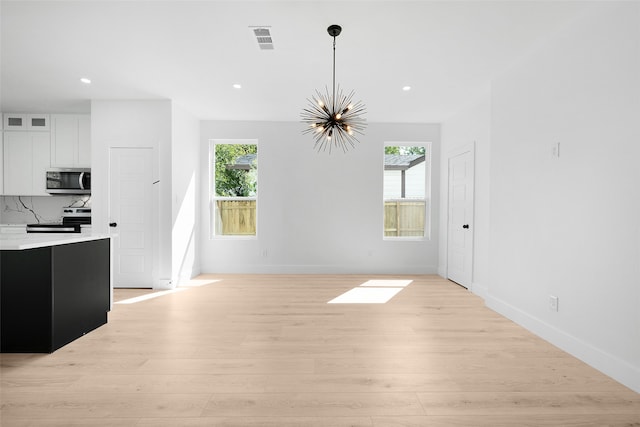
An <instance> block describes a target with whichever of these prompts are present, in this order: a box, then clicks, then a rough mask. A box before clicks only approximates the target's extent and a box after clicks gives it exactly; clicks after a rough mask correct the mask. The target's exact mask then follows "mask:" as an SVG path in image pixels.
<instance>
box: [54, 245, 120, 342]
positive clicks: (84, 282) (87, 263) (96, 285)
mask: <svg viewBox="0 0 640 427" xmlns="http://www.w3.org/2000/svg"><path fill="white" fill-rule="evenodd" d="M52 250H53V299H54V303H53V347H54V350H55V349H58V348H60V347H62V346H63V345H65V344H67V343H69V342H71V341H73V340H75V339H76V338H79V337H81V336H82V335H84V334H86V333H88V332H90V331H92V330H94V329H96V328H97V327H99V326H101V325H104V324H105V323H107V312H108V311H109V306H110V298H111V296H110V283H111V278H110V274H111V269H110V252H111V249H110V239H101V240H92V241H89V242H82V243H73V244H68V245H59V246H54V247H53V249H52Z"/></svg>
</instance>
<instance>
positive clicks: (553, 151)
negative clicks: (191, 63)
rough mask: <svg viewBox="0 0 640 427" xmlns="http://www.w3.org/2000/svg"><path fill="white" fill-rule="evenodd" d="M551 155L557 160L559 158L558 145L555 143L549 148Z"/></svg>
mask: <svg viewBox="0 0 640 427" xmlns="http://www.w3.org/2000/svg"><path fill="white" fill-rule="evenodd" d="M551 155H552V156H553V157H555V158H559V157H560V143H559V142H556V143H555V144H553V147H551Z"/></svg>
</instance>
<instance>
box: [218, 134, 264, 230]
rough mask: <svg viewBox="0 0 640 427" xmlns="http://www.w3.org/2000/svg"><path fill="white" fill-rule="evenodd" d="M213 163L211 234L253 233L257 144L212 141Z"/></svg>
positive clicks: (256, 178)
mask: <svg viewBox="0 0 640 427" xmlns="http://www.w3.org/2000/svg"><path fill="white" fill-rule="evenodd" d="M243 142H245V141H243ZM213 167H214V174H213V175H214V183H213V184H214V185H213V188H214V194H213V196H212V206H213V221H212V222H213V224H212V225H213V234H214V235H215V236H255V235H256V228H257V227H256V225H257V216H256V210H257V209H256V207H257V206H256V205H257V192H258V145H257V144H246V143H229V141H224V142H215V141H214V143H213Z"/></svg>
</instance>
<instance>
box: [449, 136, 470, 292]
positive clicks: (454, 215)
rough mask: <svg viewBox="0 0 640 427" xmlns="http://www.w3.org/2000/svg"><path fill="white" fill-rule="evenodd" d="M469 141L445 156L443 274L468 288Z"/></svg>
mask: <svg viewBox="0 0 640 427" xmlns="http://www.w3.org/2000/svg"><path fill="white" fill-rule="evenodd" d="M473 165H474V150H473V145H471V146H469V147H465V148H464V149H461V150H458V151H456V152H454V153H451V155H450V156H449V162H448V166H449V181H448V182H449V212H448V213H449V215H448V217H449V222H448V232H447V277H448V278H449V279H450V280H453V281H454V282H456V283H458V284H460V285H462V286H464V287H465V288H469V287H470V286H471V283H472V280H473V184H474V170H473Z"/></svg>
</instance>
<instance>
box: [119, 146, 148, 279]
mask: <svg viewBox="0 0 640 427" xmlns="http://www.w3.org/2000/svg"><path fill="white" fill-rule="evenodd" d="M152 155H153V150H152V149H151V148H115V147H112V148H111V150H110V168H109V175H110V176H109V185H110V187H109V225H110V227H109V230H110V232H111V234H115V235H116V237H115V238H114V245H113V246H114V248H113V286H114V287H115V288H152V287H153V248H152V238H153V236H152V230H153V227H152V222H153V221H152V220H153V218H152V211H153V210H152V203H153V200H152V185H153V177H152V173H153V172H152Z"/></svg>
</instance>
